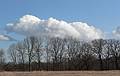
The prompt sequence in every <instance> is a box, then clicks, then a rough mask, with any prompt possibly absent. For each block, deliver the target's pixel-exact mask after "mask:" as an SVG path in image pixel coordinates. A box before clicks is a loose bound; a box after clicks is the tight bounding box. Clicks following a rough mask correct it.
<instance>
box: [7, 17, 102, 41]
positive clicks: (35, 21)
mask: <svg viewBox="0 0 120 76" xmlns="http://www.w3.org/2000/svg"><path fill="white" fill-rule="evenodd" d="M6 30H7V32H15V33H17V34H21V35H24V36H39V35H47V36H50V37H61V38H65V37H73V38H78V39H83V40H93V39H99V38H103V32H102V31H101V30H99V29H97V28H95V27H94V26H89V25H88V24H87V23H83V22H71V23H68V22H66V21H63V20H57V19H54V18H52V17H51V18H49V19H48V20H44V19H40V18H38V17H36V16H32V15H24V16H23V17H22V18H20V19H19V20H18V21H16V22H13V23H8V24H7V26H6Z"/></svg>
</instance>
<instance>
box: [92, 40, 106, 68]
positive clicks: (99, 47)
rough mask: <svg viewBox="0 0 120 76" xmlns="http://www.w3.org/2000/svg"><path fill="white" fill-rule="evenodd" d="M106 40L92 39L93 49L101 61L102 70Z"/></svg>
mask: <svg viewBox="0 0 120 76" xmlns="http://www.w3.org/2000/svg"><path fill="white" fill-rule="evenodd" d="M104 43H105V42H104V40H103V39H97V40H93V41H92V45H93V51H94V53H96V55H97V57H98V60H99V63H100V70H103V60H102V58H103V54H104V52H103V46H104Z"/></svg>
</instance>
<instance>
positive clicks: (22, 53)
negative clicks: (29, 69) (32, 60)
mask: <svg viewBox="0 0 120 76" xmlns="http://www.w3.org/2000/svg"><path fill="white" fill-rule="evenodd" d="M16 51H17V53H18V59H19V60H18V62H19V64H22V68H23V69H22V70H24V69H25V61H26V50H25V46H24V43H23V42H18V43H17V44H16Z"/></svg>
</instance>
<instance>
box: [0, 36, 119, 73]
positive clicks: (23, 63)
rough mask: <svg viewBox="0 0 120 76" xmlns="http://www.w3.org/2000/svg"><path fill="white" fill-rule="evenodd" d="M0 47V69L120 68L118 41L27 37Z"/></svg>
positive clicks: (61, 69) (62, 69) (63, 69)
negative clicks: (3, 47)
mask: <svg viewBox="0 0 120 76" xmlns="http://www.w3.org/2000/svg"><path fill="white" fill-rule="evenodd" d="M4 53H6V52H4V50H3V49H0V70H1V71H4V70H6V71H41V70H47V71H65V70H120V40H115V39H106V40H104V39H96V40H93V41H80V40H77V39H73V38H65V39H61V38H57V37H56V38H47V37H34V36H32V37H27V38H25V39H24V40H23V41H20V42H17V43H14V44H12V45H10V46H9V48H8V49H7V54H8V58H6V59H7V60H8V61H9V62H8V61H5V57H4Z"/></svg>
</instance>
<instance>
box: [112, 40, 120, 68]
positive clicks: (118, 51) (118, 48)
mask: <svg viewBox="0 0 120 76" xmlns="http://www.w3.org/2000/svg"><path fill="white" fill-rule="evenodd" d="M110 48H111V50H110V53H111V54H112V56H113V57H114V60H115V67H116V69H117V70H118V69H119V63H118V57H119V55H120V41H119V40H114V39H112V40H110Z"/></svg>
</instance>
